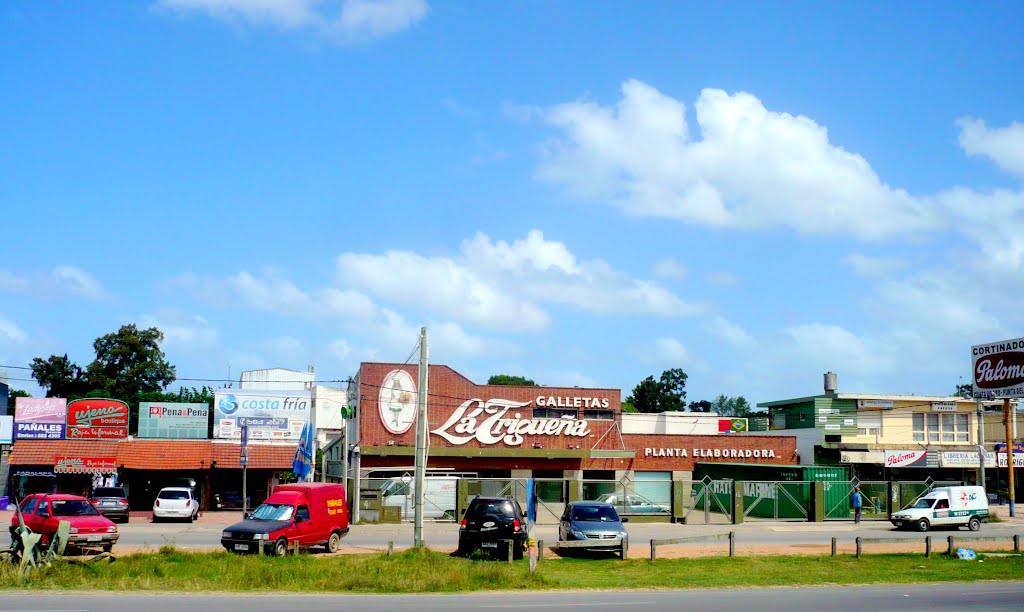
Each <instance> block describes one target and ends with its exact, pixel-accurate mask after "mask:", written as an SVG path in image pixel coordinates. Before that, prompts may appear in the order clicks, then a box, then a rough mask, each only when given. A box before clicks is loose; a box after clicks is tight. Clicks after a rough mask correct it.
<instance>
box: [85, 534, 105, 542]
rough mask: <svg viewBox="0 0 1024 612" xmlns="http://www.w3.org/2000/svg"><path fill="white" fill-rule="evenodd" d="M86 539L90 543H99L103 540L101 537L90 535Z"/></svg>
mask: <svg viewBox="0 0 1024 612" xmlns="http://www.w3.org/2000/svg"><path fill="white" fill-rule="evenodd" d="M86 539H87V540H88V541H90V542H99V541H100V540H102V539H103V536H98V535H91V536H89V537H87V538H86Z"/></svg>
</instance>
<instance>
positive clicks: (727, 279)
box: [707, 270, 740, 287]
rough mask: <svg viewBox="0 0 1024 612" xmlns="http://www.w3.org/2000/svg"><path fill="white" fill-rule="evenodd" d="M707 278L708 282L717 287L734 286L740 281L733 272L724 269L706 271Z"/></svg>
mask: <svg viewBox="0 0 1024 612" xmlns="http://www.w3.org/2000/svg"><path fill="white" fill-rule="evenodd" d="M707 279H708V282H709V283H711V284H712V285H718V286H719V287H735V286H736V285H738V284H739V282H740V279H739V278H738V277H737V276H736V275H735V274H732V273H731V272H726V271H725V270H716V271H712V272H708V273H707Z"/></svg>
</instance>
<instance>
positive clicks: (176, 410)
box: [139, 402, 210, 439]
mask: <svg viewBox="0 0 1024 612" xmlns="http://www.w3.org/2000/svg"><path fill="white" fill-rule="evenodd" d="M209 422H210V407H209V406H207V405H206V404H167V403H163V402H143V403H141V404H139V437H140V438H171V439H196V438H199V439H206V438H209V437H210V436H209Z"/></svg>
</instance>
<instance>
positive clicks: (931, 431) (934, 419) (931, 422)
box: [927, 414, 939, 442]
mask: <svg viewBox="0 0 1024 612" xmlns="http://www.w3.org/2000/svg"><path fill="white" fill-rule="evenodd" d="M927 420H928V441H929V442H938V441H939V415H937V414H929V415H928V418H927Z"/></svg>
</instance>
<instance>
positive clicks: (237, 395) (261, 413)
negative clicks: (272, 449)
mask: <svg viewBox="0 0 1024 612" xmlns="http://www.w3.org/2000/svg"><path fill="white" fill-rule="evenodd" d="M214 399H215V401H214V406H215V408H214V427H213V435H214V437H215V438H233V439H238V438H240V437H241V426H242V425H243V424H245V425H247V426H248V428H249V438H250V439H252V440H298V439H299V436H300V434H301V433H302V427H303V426H304V425H305V424H306V422H307V421H308V420H309V408H310V404H311V403H312V401H311V395H310V392H309V391H246V390H242V389H238V390H236V389H221V390H219V391H216V392H215V393H214Z"/></svg>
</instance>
